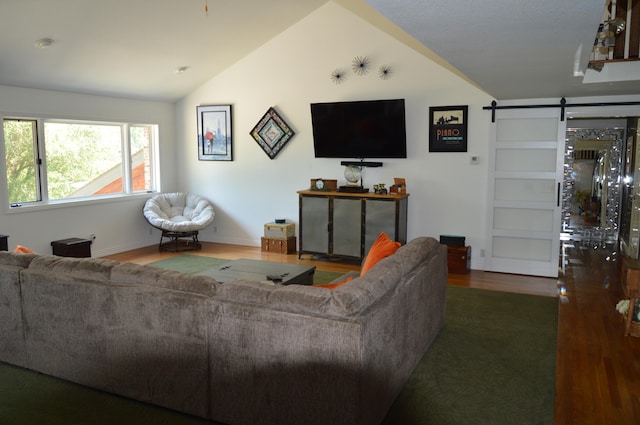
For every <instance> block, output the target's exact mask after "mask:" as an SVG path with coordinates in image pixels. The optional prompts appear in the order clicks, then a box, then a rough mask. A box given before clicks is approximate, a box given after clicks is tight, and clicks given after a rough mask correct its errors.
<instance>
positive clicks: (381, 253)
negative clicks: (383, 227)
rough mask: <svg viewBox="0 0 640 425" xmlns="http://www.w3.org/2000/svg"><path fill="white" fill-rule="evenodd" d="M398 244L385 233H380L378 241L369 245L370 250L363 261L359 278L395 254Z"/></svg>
mask: <svg viewBox="0 0 640 425" xmlns="http://www.w3.org/2000/svg"><path fill="white" fill-rule="evenodd" d="M400 245H401V244H400V242H395V241H393V240H391V239H390V238H389V236H387V234H386V233H385V232H382V233H380V235H379V236H378V239H376V241H375V242H374V243H373V245H371V249H370V250H369V253H368V254H367V258H366V259H365V260H364V264H363V265H362V270H360V276H364V274H365V273H366V272H368V271H369V269H371V268H372V267H373V266H375V265H376V263H377V262H378V261H380V260H382V259H383V258H386V257H388V256H390V255H391V254H393V253H394V252H396V251H397V250H398V248H400Z"/></svg>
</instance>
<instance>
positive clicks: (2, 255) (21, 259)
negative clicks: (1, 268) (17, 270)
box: [0, 251, 38, 267]
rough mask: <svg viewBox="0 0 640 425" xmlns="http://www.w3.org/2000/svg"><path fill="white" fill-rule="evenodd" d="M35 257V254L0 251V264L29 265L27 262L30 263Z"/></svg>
mask: <svg viewBox="0 0 640 425" xmlns="http://www.w3.org/2000/svg"><path fill="white" fill-rule="evenodd" d="M36 257H38V255H37V254H16V253H14V252H8V251H0V264H6V265H7V266H16V267H29V263H31V261H33V259H34V258H36Z"/></svg>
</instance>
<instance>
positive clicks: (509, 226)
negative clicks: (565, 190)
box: [485, 108, 566, 277]
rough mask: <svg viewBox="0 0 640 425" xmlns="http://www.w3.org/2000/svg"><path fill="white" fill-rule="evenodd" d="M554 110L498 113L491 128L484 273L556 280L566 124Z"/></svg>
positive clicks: (539, 109)
mask: <svg viewBox="0 0 640 425" xmlns="http://www.w3.org/2000/svg"><path fill="white" fill-rule="evenodd" d="M560 113H561V109H560V108H531V109H502V110H497V111H496V115H495V117H496V119H495V122H494V123H493V125H492V139H493V143H492V145H491V146H492V147H491V153H490V155H489V157H490V166H489V167H490V168H489V191H488V193H489V202H488V203H487V205H488V206H489V212H488V214H487V217H488V223H487V232H488V234H487V248H486V250H485V269H486V270H488V271H495V272H504V273H517V274H526V275H535V276H547V277H556V276H558V261H559V247H560V218H561V216H560V212H561V197H562V192H561V190H562V181H563V167H564V141H565V132H566V121H561V120H560Z"/></svg>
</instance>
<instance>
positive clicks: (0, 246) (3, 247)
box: [0, 235, 9, 251]
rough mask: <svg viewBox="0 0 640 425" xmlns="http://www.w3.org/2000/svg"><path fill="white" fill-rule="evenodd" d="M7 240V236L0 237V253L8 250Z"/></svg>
mask: <svg viewBox="0 0 640 425" xmlns="http://www.w3.org/2000/svg"><path fill="white" fill-rule="evenodd" d="M7 239H9V236H7V235H0V251H8V250H9V244H8V243H7Z"/></svg>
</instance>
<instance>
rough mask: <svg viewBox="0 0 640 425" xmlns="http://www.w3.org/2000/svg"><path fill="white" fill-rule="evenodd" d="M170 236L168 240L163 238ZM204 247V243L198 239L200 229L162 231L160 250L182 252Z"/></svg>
mask: <svg viewBox="0 0 640 425" xmlns="http://www.w3.org/2000/svg"><path fill="white" fill-rule="evenodd" d="M165 238H168V239H169V240H168V241H164V242H163V240H164V239H165ZM201 248H202V244H201V243H200V242H199V241H198V231H197V230H195V231H193V232H171V231H168V230H163V231H162V236H160V245H159V246H158V250H159V251H168V252H181V251H196V250H199V249H201Z"/></svg>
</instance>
